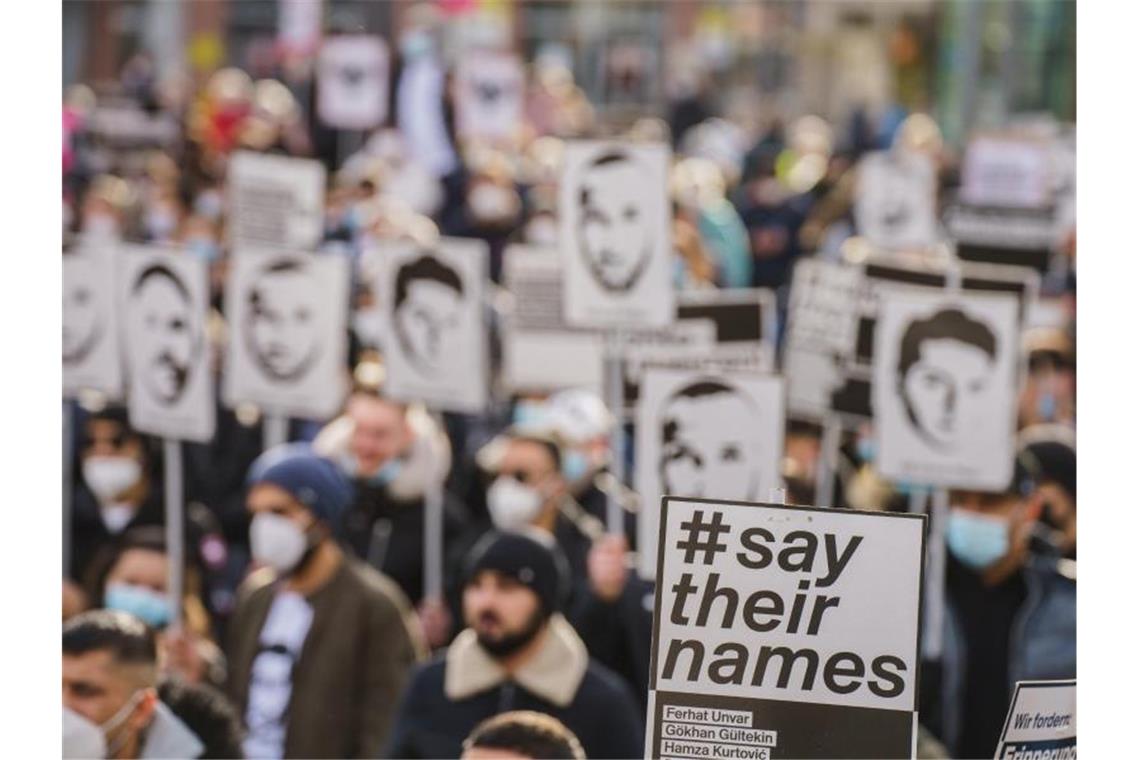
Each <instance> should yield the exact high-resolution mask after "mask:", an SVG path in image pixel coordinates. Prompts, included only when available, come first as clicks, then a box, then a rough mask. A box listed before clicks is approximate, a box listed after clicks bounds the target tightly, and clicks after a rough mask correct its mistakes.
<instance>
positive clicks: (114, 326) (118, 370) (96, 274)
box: [63, 239, 123, 399]
mask: <svg viewBox="0 0 1140 760" xmlns="http://www.w3.org/2000/svg"><path fill="white" fill-rule="evenodd" d="M117 250H118V249H117V248H116V244H115V243H114V242H112V241H100V240H93V239H92V240H85V241H82V242H81V243H80V245H79V247H78V248H77V249H76V250H74V251H72V252H70V253H67V254H65V255H64V257H63V391H64V393H65V394H67V395H69V396H70V395H75V394H76V393H78V392H79V391H82V390H94V391H98V392H99V393H102V394H104V395H105V396H107V397H109V398H115V399H118V398H121V397H122V394H123V372H122V364H121V362H120V361H119V356H120V354H119V337H120V336H119V321H118V312H117V309H116V300H117V297H116V294H115V265H116V256H115V254H116V253H117Z"/></svg>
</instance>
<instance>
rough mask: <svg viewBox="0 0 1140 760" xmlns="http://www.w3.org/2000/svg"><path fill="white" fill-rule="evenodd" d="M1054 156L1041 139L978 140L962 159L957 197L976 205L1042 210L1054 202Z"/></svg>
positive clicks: (969, 147) (971, 142) (991, 136)
mask: <svg viewBox="0 0 1140 760" xmlns="http://www.w3.org/2000/svg"><path fill="white" fill-rule="evenodd" d="M1052 164H1053V157H1052V156H1051V155H1050V153H1049V144H1048V143H1047V142H1045V141H1042V140H1036V139H1032V138H1021V137H1015V136H1000V135H983V136H979V137H975V138H974V139H973V140H971V141H970V144H969V146H967V148H966V155H965V157H964V158H963V159H962V189H961V191H960V192H959V194H958V197H959V198H960V199H961V200H962V202H963V203H968V204H970V205H974V206H997V207H1001V208H1022V209H1029V208H1043V207H1046V206H1049V205H1050V204H1051V202H1052V197H1053V195H1052V192H1053V188H1052V182H1053V180H1052V169H1053V166H1052Z"/></svg>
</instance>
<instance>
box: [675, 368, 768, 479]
mask: <svg viewBox="0 0 1140 760" xmlns="http://www.w3.org/2000/svg"><path fill="white" fill-rule="evenodd" d="M760 430H761V421H760V410H759V408H758V407H757V406H756V404H755V403H754V402H753V401H752V400H751V399H750V398H748V397H747V396H745V395H744V394H743V393H741V392H740V391H739V390H737V389H735V388H733V387H731V386H729V385H725V384H723V383H720V382H717V381H713V380H704V381H700V382H696V383H693V384H690V385H687V386H685V387H684V388H682V389H681V390H679V391H677V392H676V393H675V394H673V396H672V397H671V398H670V399H669V400H668V401H667V402H666V403H665V406H664V407H663V411H662V415H661V458H660V463H659V467H660V472H661V482H662V485H663V486H664V489H665V493H667V494H671V495H675V496H695V497H706V498H718V499H740V500H752V499H755V498H756V497H757V495H758V494H757V491H758V490H759V486H760V461H761V443H760Z"/></svg>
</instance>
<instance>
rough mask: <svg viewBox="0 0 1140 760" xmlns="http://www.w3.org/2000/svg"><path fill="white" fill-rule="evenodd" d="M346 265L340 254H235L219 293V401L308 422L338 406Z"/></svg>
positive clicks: (343, 354)
mask: <svg viewBox="0 0 1140 760" xmlns="http://www.w3.org/2000/svg"><path fill="white" fill-rule="evenodd" d="M349 267H350V264H349V261H348V258H347V257H346V256H344V255H342V254H339V253H324V254H313V253H294V254H289V253H271V252H265V251H252V250H250V251H238V252H236V253H235V255H234V256H233V258H232V264H231V269H230V278H229V282H228V283H227V288H226V311H227V314H226V316H227V318H228V319H227V321H228V322H229V327H230V340H229V347H228V349H229V352H228V356H227V360H226V373H225V384H224V388H225V399H226V403H227V404H228V405H230V406H237V405H238V404H240V403H253V404H257V405H258V406H259V407H261V408H263V409H266V410H268V411H270V412H273V413H276V414H283V415H286V416H293V417H302V418H308V419H327V418H329V417H332V416H334V415H335V414H336V413H337V411H338V410H339V409H340V405H341V403H342V402H343V401H344V394H345V391H346V390H347V389H346V387H345V386H346V380H345V376H344V368H345V366H346V362H347V354H348V336H347V332H346V330H347V329H348V328H347V315H348V289H349Z"/></svg>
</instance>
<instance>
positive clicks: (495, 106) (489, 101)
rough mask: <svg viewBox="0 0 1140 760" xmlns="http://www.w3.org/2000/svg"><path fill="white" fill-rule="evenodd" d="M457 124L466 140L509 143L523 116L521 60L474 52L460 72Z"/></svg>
mask: <svg viewBox="0 0 1140 760" xmlns="http://www.w3.org/2000/svg"><path fill="white" fill-rule="evenodd" d="M455 86H456V90H455V94H456V102H455V123H456V129H457V131H458V132H459V136H460V137H462V138H464V139H466V140H491V141H498V140H507V139H510V138H512V137H514V136H515V133H516V132H517V131H518V128H519V125H520V123H521V121H522V116H523V98H524V95H525V94H526V92H525V90H526V74H525V73H524V71H523V66H522V61H520V60H519V58H518V56H514V55H509V54H501V53H500V54H495V53H487V52H474V53H470V54H468V55H467V56H465V57H464V58H463V59H462V60H461V61H460V62H459V66H458V67H457V70H456V77H455Z"/></svg>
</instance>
